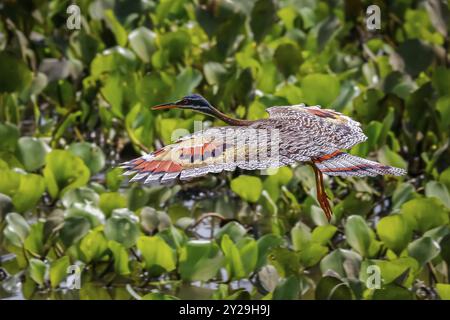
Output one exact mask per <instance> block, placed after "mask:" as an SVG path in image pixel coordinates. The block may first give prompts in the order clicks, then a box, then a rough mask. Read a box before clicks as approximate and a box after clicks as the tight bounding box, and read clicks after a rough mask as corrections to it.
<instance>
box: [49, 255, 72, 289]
mask: <svg viewBox="0 0 450 320" xmlns="http://www.w3.org/2000/svg"><path fill="white" fill-rule="evenodd" d="M69 265H70V259H69V257H68V256H63V257H61V258H59V259H57V260H54V261H52V262H51V263H50V284H51V286H52V288H56V287H57V286H58V285H59V284H60V283H61V281H63V280H64V279H65V278H66V277H67V275H68V274H67V268H68V267H69Z"/></svg>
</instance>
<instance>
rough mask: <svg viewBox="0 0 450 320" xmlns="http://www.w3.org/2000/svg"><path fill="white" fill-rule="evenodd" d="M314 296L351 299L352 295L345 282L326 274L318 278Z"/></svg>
mask: <svg viewBox="0 0 450 320" xmlns="http://www.w3.org/2000/svg"><path fill="white" fill-rule="evenodd" d="M315 298H316V299H317V300H352V298H353V296H352V291H351V289H350V288H349V286H348V285H347V284H346V283H344V282H342V281H341V280H340V279H338V278H335V277H331V276H326V277H323V278H321V279H320V280H319V283H318V284H317V287H316V292H315Z"/></svg>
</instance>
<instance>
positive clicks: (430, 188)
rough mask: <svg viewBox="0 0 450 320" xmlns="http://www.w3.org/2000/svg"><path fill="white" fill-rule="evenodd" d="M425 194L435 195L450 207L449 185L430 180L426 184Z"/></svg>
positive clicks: (428, 195)
mask: <svg viewBox="0 0 450 320" xmlns="http://www.w3.org/2000/svg"><path fill="white" fill-rule="evenodd" d="M425 195H426V196H427V197H435V198H438V199H439V200H441V201H442V203H443V204H444V205H445V206H446V207H447V209H450V194H449V192H448V189H447V187H446V186H445V185H444V184H443V183H441V182H437V181H429V182H428V183H427V184H426V185H425Z"/></svg>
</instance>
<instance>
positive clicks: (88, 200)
mask: <svg viewBox="0 0 450 320" xmlns="http://www.w3.org/2000/svg"><path fill="white" fill-rule="evenodd" d="M61 201H62V204H63V206H64V207H66V208H70V207H72V206H73V205H75V204H76V203H83V204H93V205H97V204H98V203H99V196H98V194H97V193H96V192H95V191H94V190H92V189H90V188H87V187H81V188H76V189H70V190H68V191H67V192H66V193H65V194H64V196H63V197H62V199H61Z"/></svg>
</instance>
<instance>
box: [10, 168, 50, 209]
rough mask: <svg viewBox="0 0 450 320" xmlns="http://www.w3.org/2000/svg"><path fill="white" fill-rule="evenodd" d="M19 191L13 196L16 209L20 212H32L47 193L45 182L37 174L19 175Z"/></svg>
mask: <svg viewBox="0 0 450 320" xmlns="http://www.w3.org/2000/svg"><path fill="white" fill-rule="evenodd" d="M19 181H20V182H19V186H18V189H17V190H16V191H15V192H14V194H13V195H12V201H13V204H14V207H15V208H16V210H17V211H19V212H24V211H27V210H31V209H32V208H34V207H35V206H36V203H37V202H38V201H39V199H40V198H41V196H42V194H43V193H44V191H45V182H44V179H43V178H42V176H40V175H37V174H19Z"/></svg>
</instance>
